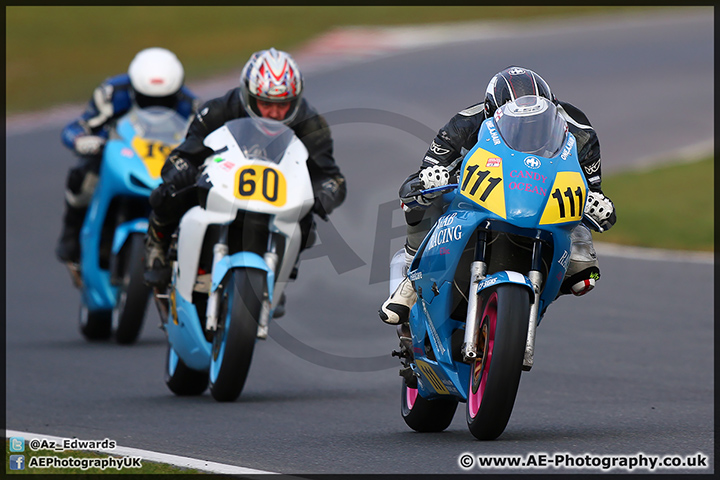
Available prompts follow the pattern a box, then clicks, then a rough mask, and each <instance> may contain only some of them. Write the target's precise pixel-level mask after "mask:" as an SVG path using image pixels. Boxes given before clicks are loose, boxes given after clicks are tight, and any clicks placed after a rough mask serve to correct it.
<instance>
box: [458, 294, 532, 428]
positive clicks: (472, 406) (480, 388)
mask: <svg viewBox="0 0 720 480" xmlns="http://www.w3.org/2000/svg"><path fill="white" fill-rule="evenodd" d="M481 315H482V316H481V317H480V328H481V331H480V339H479V340H478V351H482V357H481V358H479V359H477V360H475V362H474V363H473V368H472V369H471V371H470V387H469V392H468V401H467V409H466V416H467V424H468V428H469V429H470V432H471V433H472V434H473V435H474V436H475V438H477V439H479V440H494V439H496V438H497V437H499V436H500V435H501V434H502V433H503V431H504V430H505V427H506V426H507V423H508V420H510V415H511V414H512V409H513V405H514V404H515V397H516V395H517V391H518V386H519V385H520V374H521V373H522V364H523V356H524V353H525V341H526V337H527V329H528V320H529V316H530V297H529V295H528V291H527V289H526V288H525V287H523V286H521V285H515V284H502V285H499V286H498V287H497V288H496V289H495V290H494V291H491V292H490V293H489V294H488V295H487V297H486V300H485V301H484V304H483V307H482V314H481Z"/></svg>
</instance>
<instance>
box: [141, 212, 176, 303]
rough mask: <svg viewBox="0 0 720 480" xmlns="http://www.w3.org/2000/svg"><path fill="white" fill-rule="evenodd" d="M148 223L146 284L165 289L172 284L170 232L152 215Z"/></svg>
mask: <svg viewBox="0 0 720 480" xmlns="http://www.w3.org/2000/svg"><path fill="white" fill-rule="evenodd" d="M148 223H149V225H148V231H147V235H146V236H145V274H144V280H145V285H147V286H149V287H154V288H157V289H159V290H164V289H165V288H167V286H168V285H169V284H170V274H171V270H170V264H169V262H168V259H167V251H168V248H169V247H170V233H169V232H168V231H167V230H168V229H163V228H162V227H159V226H158V224H157V222H156V221H155V220H154V217H153V216H152V215H151V216H150V221H149V222H148Z"/></svg>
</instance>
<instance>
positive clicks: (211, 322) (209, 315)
mask: <svg viewBox="0 0 720 480" xmlns="http://www.w3.org/2000/svg"><path fill="white" fill-rule="evenodd" d="M228 230H229V228H228V226H227V225H223V227H222V228H221V230H220V238H219V239H218V242H217V243H216V244H215V245H214V246H213V262H212V270H211V272H214V271H215V268H216V267H217V265H218V263H220V260H222V259H223V258H225V257H226V256H227V254H228V253H229V252H230V249H229V248H228V244H227V239H228ZM221 295H222V288H216V289H215V291H214V292H210V298H208V302H207V308H206V309H205V330H207V331H208V332H214V331H216V330H217V324H218V308H219V306H220V296H221Z"/></svg>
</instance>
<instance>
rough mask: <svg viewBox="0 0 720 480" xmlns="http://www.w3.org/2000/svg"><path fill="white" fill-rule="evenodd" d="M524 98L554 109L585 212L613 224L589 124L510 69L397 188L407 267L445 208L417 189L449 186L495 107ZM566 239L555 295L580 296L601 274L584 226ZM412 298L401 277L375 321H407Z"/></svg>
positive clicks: (537, 81)
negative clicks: (579, 180) (575, 166)
mask: <svg viewBox="0 0 720 480" xmlns="http://www.w3.org/2000/svg"><path fill="white" fill-rule="evenodd" d="M524 95H539V96H541V97H545V98H547V99H548V100H550V101H552V102H553V103H554V104H555V105H556V106H557V109H558V111H559V112H560V113H561V115H562V116H563V117H564V118H565V120H566V121H567V124H568V129H569V130H570V132H571V133H572V134H573V135H574V136H575V139H576V141H577V151H578V158H579V161H580V166H581V168H582V171H583V174H584V175H585V178H586V180H587V183H588V186H589V189H590V191H589V192H588V198H587V203H586V206H585V214H586V215H588V216H590V217H591V218H592V219H593V220H594V221H595V222H596V223H597V224H598V225H599V226H600V227H601V229H602V230H603V231H604V230H607V229H609V228H610V227H612V226H613V225H614V224H615V221H616V216H615V207H614V205H613V203H612V202H611V201H610V199H609V198H607V197H606V196H605V195H604V194H603V192H602V189H601V188H600V184H601V170H600V144H599V142H598V138H597V134H596V133H595V130H594V129H593V127H592V126H591V125H590V122H589V120H588V119H587V117H586V116H585V114H584V113H583V112H582V111H580V109H578V108H577V107H575V106H573V105H571V104H569V103H567V102H561V101H558V100H557V99H556V98H555V96H554V95H553V94H552V92H551V90H550V87H549V85H548V84H547V83H546V82H545V80H543V79H542V77H540V75H538V74H537V73H535V72H533V71H532V70H528V69H526V68H520V67H517V66H511V67H508V68H506V69H505V70H503V71H501V72H499V73H497V74H496V75H495V76H493V78H492V79H491V80H490V82H489V83H488V86H487V89H486V92H485V100H484V102H481V103H478V104H475V105H473V106H470V107H468V108H466V109H465V110H462V111H461V112H459V113H457V114H456V115H455V116H454V117H452V118H451V119H450V121H449V122H448V123H447V124H446V125H445V126H444V127H443V128H441V129H440V130H439V132H438V134H437V136H436V137H435V138H434V140H433V142H432V144H430V148H429V149H428V150H427V152H426V153H425V157H424V158H423V161H422V165H421V167H420V170H419V171H418V172H416V173H414V174H412V175H410V176H409V177H408V178H407V179H406V180H405V182H403V184H402V186H401V187H400V192H399V196H400V200H401V202H402V207H403V210H404V212H405V222H406V223H407V240H406V242H405V261H406V265H407V266H408V267H409V266H410V263H411V262H412V258H413V256H414V255H415V253H416V252H417V249H418V248H419V247H420V244H421V243H422V241H423V239H424V238H425V236H426V235H427V233H428V231H429V230H430V228H431V227H432V225H433V224H434V223H435V222H436V221H437V219H438V218H439V217H440V216H441V215H442V213H443V211H444V207H445V205H443V202H442V197H439V198H438V197H427V196H425V197H423V196H417V195H416V193H417V192H418V190H422V189H426V188H431V187H436V186H440V185H446V184H448V183H451V181H450V179H457V177H458V176H459V174H460V167H461V164H462V159H463V158H464V156H465V154H466V153H467V152H468V151H469V150H471V149H472V148H473V147H474V146H475V144H476V143H477V136H478V131H479V129H480V126H481V125H482V123H483V122H484V121H485V120H486V119H487V118H490V117H492V116H493V114H494V113H495V110H497V109H498V108H499V107H500V106H502V105H504V104H505V103H507V102H510V101H514V100H516V99H517V98H519V97H522V96H524ZM418 187H419V188H418ZM571 240H572V251H571V254H570V263H569V266H568V269H567V272H566V274H565V279H564V280H563V283H562V286H561V288H560V293H561V294H568V293H572V294H574V295H577V296H580V295H584V294H585V293H587V292H589V291H590V290H592V289H593V288H594V286H595V281H596V280H598V279H599V278H600V270H599V268H598V262H597V256H596V254H595V249H594V247H593V244H592V234H591V233H590V230H589V229H588V227H586V226H585V225H584V224H580V225H578V226H577V227H576V228H575V229H574V230H573V232H572V235H571ZM416 300H417V295H416V293H415V291H414V289H413V287H412V283H411V282H410V280H409V279H408V278H407V277H405V278H404V279H403V281H402V282H401V283H400V284H399V285H398V287H397V288H396V289H395V291H394V292H393V293H392V294H391V295H390V297H389V298H388V299H387V300H386V301H385V302H384V303H383V305H382V306H381V308H380V311H379V312H378V313H379V315H380V318H381V319H382V320H383V321H384V322H385V323H388V324H392V325H398V324H403V323H405V322H407V321H408V319H409V314H410V309H411V308H412V306H413V305H414V304H415V301H416Z"/></svg>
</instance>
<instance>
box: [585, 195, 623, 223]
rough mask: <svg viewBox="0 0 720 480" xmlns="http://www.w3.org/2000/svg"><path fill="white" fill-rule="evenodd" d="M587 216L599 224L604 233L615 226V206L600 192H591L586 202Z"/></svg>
mask: <svg viewBox="0 0 720 480" xmlns="http://www.w3.org/2000/svg"><path fill="white" fill-rule="evenodd" d="M585 215H587V216H588V217H590V219H592V220H593V221H594V222H595V223H597V224H598V225H599V226H600V228H602V230H603V231H605V230H608V229H610V227H612V226H613V225H615V221H616V216H615V205H613V202H612V201H611V200H610V199H609V198H608V197H606V196H605V195H603V194H602V193H600V192H589V193H588V197H587V202H585Z"/></svg>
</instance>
